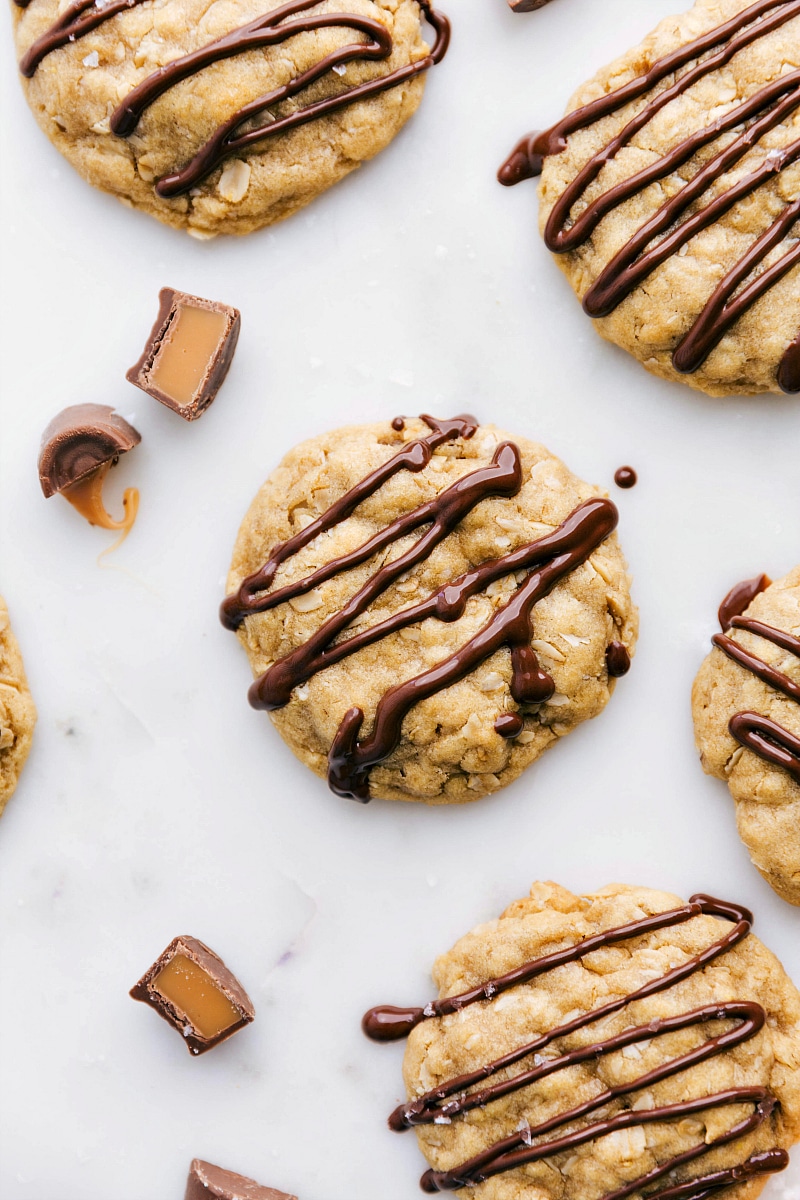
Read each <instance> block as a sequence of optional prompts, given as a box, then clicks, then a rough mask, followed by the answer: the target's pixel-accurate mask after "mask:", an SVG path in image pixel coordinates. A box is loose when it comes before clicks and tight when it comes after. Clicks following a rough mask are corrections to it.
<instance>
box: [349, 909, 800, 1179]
mask: <svg viewBox="0 0 800 1200" xmlns="http://www.w3.org/2000/svg"><path fill="white" fill-rule="evenodd" d="M698 916H713V917H720V918H722V919H724V920H727V921H731V922H733V928H732V929H731V930H730V931H729V932H728V933H726V934H724V935H723V936H722V937H720V938H719V939H718V940H717V941H715V942H712V943H711V945H710V946H708V947H707V948H706V949H705V950H703V951H702V952H701V953H700V954H697V955H695V956H694V957H692V958H689V959H688V960H687V961H686V962H685V963H682V964H680V965H678V966H675V967H672V968H671V969H670V970H669V971H668V972H667V973H666V974H664V975H661V976H658V977H657V978H655V979H651V980H650V981H649V982H647V983H645V984H644V985H643V986H642V987H641V988H638V989H637V990H636V991H634V992H631V993H629V994H628V995H625V996H621V997H618V998H616V999H614V1000H611V1001H609V1003H607V1004H604V1005H602V1006H601V1007H599V1008H596V1009H592V1010H590V1011H589V1012H587V1013H582V1014H580V1015H578V1016H576V1017H573V1018H572V1019H571V1020H569V1021H567V1022H566V1023H565V1024H563V1025H561V1026H559V1027H558V1028H556V1029H552V1030H549V1031H548V1032H546V1033H543V1034H541V1035H540V1036H539V1037H537V1038H536V1039H535V1040H534V1041H532V1042H529V1043H527V1044H526V1045H523V1046H520V1047H518V1048H517V1049H516V1050H512V1051H511V1052H510V1053H508V1054H506V1055H504V1056H503V1057H502V1058H499V1059H497V1060H495V1061H494V1062H491V1063H488V1064H486V1065H484V1066H481V1067H480V1068H478V1069H477V1070H476V1071H474V1072H472V1073H470V1074H468V1075H462V1076H459V1077H458V1078H457V1079H452V1080H449V1081H448V1082H446V1083H442V1084H440V1085H439V1087H437V1088H435V1089H434V1090H432V1091H430V1092H426V1093H425V1094H424V1095H422V1096H419V1097H417V1098H416V1099H414V1100H411V1101H409V1102H408V1103H406V1104H404V1105H401V1106H400V1107H399V1108H397V1109H396V1110H395V1111H394V1112H393V1113H392V1115H391V1117H390V1118H389V1125H390V1128H392V1129H393V1130H395V1131H397V1132H399V1131H401V1130H403V1129H408V1128H411V1127H413V1126H415V1125H427V1124H450V1123H451V1122H452V1121H453V1120H454V1119H456V1118H458V1117H459V1116H462V1115H463V1114H465V1113H468V1112H470V1111H472V1110H474V1109H476V1108H485V1107H487V1106H490V1105H491V1104H492V1102H493V1101H496V1100H499V1099H501V1098H502V1097H504V1096H507V1095H509V1094H511V1093H513V1092H516V1091H519V1090H521V1089H523V1088H527V1087H530V1086H531V1085H532V1084H534V1083H536V1082H537V1081H538V1080H541V1079H545V1078H547V1077H548V1076H551V1075H554V1074H556V1073H557V1072H559V1071H563V1070H565V1069H566V1068H568V1067H570V1066H574V1065H576V1064H579V1063H582V1062H587V1061H592V1060H595V1061H596V1060H598V1059H601V1058H602V1057H603V1056H604V1055H607V1054H612V1053H614V1052H615V1051H620V1050H624V1049H625V1048H626V1047H628V1046H635V1045H637V1044H638V1043H642V1042H647V1041H650V1040H652V1039H654V1038H659V1037H662V1036H664V1035H668V1034H670V1033H672V1032H675V1031H677V1030H683V1029H688V1028H692V1027H694V1026H697V1027H699V1028H700V1029H703V1028H705V1027H707V1026H708V1024H709V1023H710V1022H717V1021H726V1022H733V1024H731V1025H729V1026H728V1027H727V1028H726V1029H725V1030H724V1031H723V1032H719V1031H718V1030H717V1028H716V1027H715V1029H714V1031H713V1032H712V1033H711V1035H710V1036H709V1037H708V1038H707V1039H706V1040H704V1041H702V1042H700V1043H699V1044H698V1045H697V1046H695V1047H694V1048H693V1049H691V1050H689V1051H688V1052H687V1053H685V1054H681V1055H680V1056H678V1057H676V1058H672V1059H668V1060H667V1061H666V1062H664V1063H663V1064H662V1065H661V1066H659V1067H657V1068H655V1069H654V1070H651V1071H648V1072H647V1073H646V1074H644V1075H641V1076H639V1077H638V1078H636V1079H633V1080H632V1081H631V1082H629V1083H621V1084H617V1085H615V1086H612V1087H609V1088H607V1089H605V1090H604V1091H602V1092H600V1093H599V1094H598V1095H595V1096H593V1097H592V1098H591V1099H590V1100H587V1101H585V1102H584V1103H582V1104H580V1105H578V1106H576V1107H574V1108H571V1109H569V1110H568V1111H566V1112H563V1113H561V1114H559V1115H556V1116H554V1117H551V1118H550V1119H549V1120H546V1121H544V1122H542V1123H541V1124H539V1125H530V1124H528V1123H521V1124H520V1127H519V1128H517V1129H516V1130H514V1131H513V1132H511V1133H510V1134H509V1136H508V1137H506V1138H504V1139H503V1140H502V1141H500V1142H495V1143H494V1144H493V1145H491V1146H489V1147H487V1149H486V1150H484V1151H483V1152H482V1153H480V1154H479V1155H476V1156H475V1157H474V1158H471V1159H469V1160H468V1161H467V1162H465V1163H462V1164H461V1165H460V1166H458V1167H455V1168H453V1169H452V1170H449V1171H434V1170H430V1171H427V1172H426V1173H425V1175H423V1177H422V1181H421V1186H422V1189H423V1191H425V1192H429V1193H433V1192H440V1191H456V1190H458V1189H459V1188H464V1187H471V1186H474V1185H476V1184H479V1183H483V1182H484V1181H485V1180H487V1179H490V1178H491V1177H492V1176H494V1175H499V1174H502V1173H503V1172H505V1171H512V1170H514V1169H515V1168H517V1167H524V1166H526V1165H527V1164H529V1163H534V1162H540V1161H544V1160H547V1159H548V1158H551V1157H553V1156H554V1155H557V1154H561V1153H563V1152H565V1151H568V1150H572V1149H574V1148H576V1147H578V1146H582V1145H586V1144H587V1143H591V1142H594V1141H595V1140H596V1139H598V1138H601V1137H605V1136H606V1135H607V1134H609V1133H613V1132H614V1131H615V1130H621V1129H630V1128H632V1127H637V1126H639V1127H641V1126H646V1125H650V1124H654V1123H668V1122H677V1121H681V1120H684V1119H685V1118H686V1117H688V1116H691V1115H692V1114H694V1113H698V1114H702V1113H703V1112H705V1111H707V1110H709V1109H713V1108H723V1107H726V1106H728V1105H752V1109H753V1111H752V1113H750V1115H748V1116H746V1117H744V1118H741V1119H739V1120H738V1121H737V1122H736V1123H735V1124H734V1125H732V1126H731V1127H730V1128H729V1129H728V1130H727V1131H726V1132H725V1133H723V1134H719V1135H717V1136H716V1137H715V1138H713V1139H712V1140H711V1141H709V1142H705V1141H701V1142H700V1143H699V1144H697V1145H695V1146H693V1147H691V1148H690V1149H688V1150H685V1151H683V1152H681V1153H677V1154H675V1155H674V1156H673V1157H672V1158H670V1159H668V1160H667V1161H666V1162H664V1163H662V1164H660V1165H659V1166H657V1167H655V1168H654V1169H653V1170H651V1171H649V1172H647V1174H645V1175H641V1176H639V1178H638V1179H635V1180H634V1181H633V1182H631V1183H630V1184H627V1185H626V1186H624V1187H622V1188H619V1189H617V1190H615V1191H613V1192H607V1193H606V1194H605V1195H604V1196H603V1198H602V1200H624V1198H625V1197H628V1196H631V1195H633V1194H634V1193H639V1192H641V1191H642V1189H644V1188H647V1187H650V1186H651V1185H653V1184H655V1185H657V1186H656V1187H655V1189H654V1190H653V1191H648V1193H647V1200H653V1198H656V1197H657V1198H658V1200H679V1198H680V1200H705V1198H706V1197H709V1196H711V1195H713V1194H715V1193H716V1191H717V1190H719V1189H721V1188H726V1187H730V1186H732V1185H733V1184H734V1183H737V1182H740V1181H743V1180H746V1179H749V1178H753V1177H756V1176H758V1175H763V1174H766V1173H769V1172H773V1171H780V1170H783V1169H784V1167H786V1166H787V1164H788V1155H787V1154H786V1152H785V1151H784V1150H779V1149H775V1150H768V1151H766V1152H762V1153H757V1154H752V1155H750V1156H749V1157H748V1158H747V1159H746V1160H745V1161H744V1162H742V1163H740V1164H738V1165H737V1166H735V1167H731V1168H726V1169H724V1170H717V1171H714V1172H712V1173H710V1174H706V1175H703V1176H700V1177H696V1178H694V1179H690V1180H688V1181H686V1182H683V1183H676V1181H675V1176H674V1174H673V1173H674V1172H675V1171H676V1170H677V1168H679V1167H683V1166H686V1165H688V1164H689V1163H692V1162H695V1161H696V1160H697V1159H700V1158H702V1157H703V1156H704V1155H705V1154H708V1153H709V1152H710V1151H712V1150H714V1149H716V1148H718V1147H720V1146H725V1145H730V1144H731V1143H733V1142H735V1141H738V1140H739V1139H740V1138H743V1137H745V1136H746V1135H747V1134H749V1133H751V1132H752V1131H753V1130H755V1129H757V1128H758V1127H759V1126H760V1125H761V1124H762V1123H763V1122H764V1121H766V1120H768V1119H769V1118H770V1116H771V1114H772V1112H773V1110H774V1108H775V1105H776V1101H775V1098H774V1097H773V1096H772V1095H771V1094H770V1093H769V1091H768V1090H767V1089H766V1088H764V1087H759V1086H752V1087H731V1088H728V1089H727V1090H725V1091H722V1092H718V1093H716V1094H714V1095H709V1096H699V1097H695V1098H687V1099H685V1100H683V1101H682V1102H681V1103H679V1104H670V1105H665V1106H662V1107H660V1108H650V1109H644V1108H635V1107H633V1105H632V1103H631V1102H630V1101H629V1097H631V1096H632V1095H633V1094H635V1093H637V1092H639V1091H641V1090H642V1089H644V1088H647V1087H650V1086H652V1085H653V1084H655V1083H658V1082H660V1081H661V1080H664V1079H668V1078H670V1077H671V1076H673V1075H677V1074H679V1073H680V1072H682V1071H686V1070H688V1069H690V1068H691V1067H693V1066H696V1065H697V1064H699V1063H702V1062H706V1061H708V1060H709V1059H711V1058H713V1057H715V1056H716V1055H718V1054H724V1053H725V1052H726V1050H729V1049H732V1048H733V1047H735V1046H737V1045H740V1044H741V1043H743V1042H745V1041H747V1040H748V1039H750V1038H752V1037H754V1036H755V1035H756V1034H757V1033H758V1032H759V1031H760V1030H761V1029H762V1027H763V1025H764V1022H765V1020H766V1014H765V1012H764V1010H763V1008H762V1007H761V1005H759V1004H756V1003H753V1002H752V1001H737V1000H732V1001H724V1002H716V1003H711V1004H707V1005H704V1006H703V1007H702V1008H698V1009H694V1010H692V1011H690V1012H684V1013H678V1014H675V1015H674V1016H669V1017H665V1018H660V1019H658V1020H654V1021H649V1022H647V1023H646V1024H644V1025H632V1026H631V1027H630V1028H628V1029H625V1030H624V1031H623V1032H622V1033H619V1034H616V1035H615V1036H613V1037H609V1038H607V1039H604V1040H602V1041H599V1042H593V1043H591V1044H590V1045H585V1046H581V1047H579V1048H577V1049H574V1050H569V1051H564V1052H561V1053H556V1055H555V1056H554V1057H549V1058H543V1057H542V1056H543V1053H544V1052H546V1051H547V1050H548V1048H549V1047H551V1046H552V1044H553V1043H554V1042H555V1041H557V1040H558V1039H561V1038H564V1037H567V1036H568V1035H570V1034H573V1033H576V1032H577V1031H578V1030H581V1029H584V1028H586V1027H587V1026H589V1025H592V1024H594V1023H595V1022H596V1021H599V1020H602V1019H604V1018H608V1017H611V1016H613V1015H614V1014H616V1013H619V1012H622V1011H623V1010H625V1009H626V1008H627V1006H628V1005H630V1004H633V1003H634V1002H636V1001H638V1000H643V999H645V998H646V997H648V996H654V995H656V994H658V993H660V992H665V991H667V990H668V989H669V988H671V987H673V986H674V985H675V984H677V983H680V982H681V981H682V980H684V979H688V978H689V977H690V976H691V975H693V974H694V973H695V972H697V971H701V970H703V968H704V967H706V966H707V965H708V964H709V963H711V962H713V961H715V960H716V959H717V958H719V957H720V956H721V955H723V954H725V953H726V952H727V951H728V950H730V949H731V948H732V947H733V946H736V945H738V944H739V943H740V942H741V941H743V940H744V938H746V937H747V935H748V934H749V933H750V929H751V926H752V921H753V917H752V914H751V913H750V912H749V911H748V910H747V909H746V908H742V907H741V906H739V905H735V904H728V903H726V902H725V901H722V900H715V899H714V898H713V897H711V896H705V895H697V896H692V898H691V900H690V901H689V903H688V904H685V905H683V906H682V907H681V908H677V909H672V910H670V911H668V912H662V913H656V914H655V915H653V916H649V917H645V918H643V919H642V920H639V921H634V922H632V923H631V924H628V925H623V926H619V927H618V928H615V929H608V930H605V931H603V932H602V933H599V934H595V935H593V936H592V937H588V938H585V939H584V940H583V941H582V942H579V943H578V944H577V945H574V946H568V947H566V948H565V949H563V950H558V951H556V952H555V953H553V954H548V955H546V956H544V957H543V958H539V959H535V960H534V961H532V962H527V963H524V964H523V965H522V966H520V967H518V968H517V969H516V970H514V971H511V972H509V973H508V974H507V975H501V976H499V977H497V978H495V979H490V980H488V981H487V982H485V983H483V984H481V985H480V986H478V987H476V988H473V989H472V990H470V991H468V992H463V993H461V994H460V995H457V996H449V997H446V998H444V999H442V1000H434V1001H432V1002H431V1003H430V1004H428V1005H427V1006H426V1007H425V1008H412V1009H398V1008H393V1007H389V1006H382V1007H379V1008H373V1009H371V1010H370V1011H369V1012H368V1013H367V1014H366V1015H365V1017H364V1019H363V1022H362V1027H363V1029H364V1032H365V1033H366V1035H367V1036H368V1037H370V1038H372V1039H373V1040H375V1041H394V1040H396V1039H398V1038H402V1037H406V1036H407V1035H408V1034H409V1033H410V1032H411V1030H412V1029H414V1028H415V1027H416V1026H417V1025H419V1024H420V1023H422V1022H423V1021H428V1020H432V1019H435V1018H438V1017H443V1016H448V1015H450V1014H454V1013H459V1012H461V1011H463V1009H465V1008H467V1007H468V1006H469V1005H472V1004H478V1003H492V1002H493V1001H494V1000H495V998H496V997H497V996H500V995H502V994H503V993H504V992H507V991H509V990H510V989H512V988H514V987H518V986H519V985H520V984H524V983H528V982H530V981H532V980H534V979H537V978H539V977H540V976H542V975H546V974H547V973H549V972H550V971H553V970H555V969H556V968H558V967H561V966H565V965H567V964H569V963H576V962H580V961H582V960H583V959H584V958H586V957H587V955H590V954H591V953H592V952H593V951H595V950H599V949H602V948H603V947H606V946H613V945H617V944H619V943H621V942H625V941H627V940H628V939H630V938H637V937H642V936H644V935H646V934H648V933H653V932H655V931H658V930H661V929H668V928H670V927H672V926H676V925H680V924H683V923H684V922H686V921H690V920H692V919H693V918H695V917H698ZM526 1059H527V1060H530V1063H532V1065H529V1066H528V1067H527V1069H525V1070H522V1071H520V1072H519V1073H518V1074H516V1075H513V1074H509V1070H510V1068H512V1067H514V1066H516V1064H517V1063H522V1062H523V1061H524V1060H526ZM498 1075H500V1076H501V1079H500V1080H499V1081H498V1082H496V1083H489V1082H488V1081H490V1080H492V1079H493V1078H494V1077H496V1076H498ZM615 1101H622V1103H623V1107H622V1108H621V1109H618V1110H617V1111H615V1112H612V1113H611V1114H610V1115H607V1116H604V1117H601V1118H599V1119H594V1120H591V1121H590V1123H588V1124H584V1125H581V1126H579V1127H578V1128H577V1129H575V1128H574V1125H575V1123H576V1122H577V1121H579V1120H581V1119H582V1118H584V1117H590V1116H593V1115H594V1114H596V1113H597V1112H598V1110H601V1109H603V1108H605V1107H606V1106H607V1105H609V1104H612V1103H614V1102H615ZM626 1104H627V1107H625V1105H626ZM570 1127H573V1128H570ZM565 1128H566V1129H568V1130H569V1132H566V1133H564V1132H563V1130H564V1129H565ZM553 1133H555V1134H556V1136H555V1137H550V1138H548V1137H547V1135H548V1134H553Z"/></svg>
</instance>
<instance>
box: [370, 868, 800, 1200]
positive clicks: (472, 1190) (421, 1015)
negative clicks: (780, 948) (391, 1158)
mask: <svg viewBox="0 0 800 1200" xmlns="http://www.w3.org/2000/svg"><path fill="white" fill-rule="evenodd" d="M752 922H753V917H752V914H751V913H749V912H748V911H747V909H745V908H742V907H741V906H740V905H738V904H736V903H726V902H725V901H722V900H715V899H714V898H713V897H710V896H705V895H696V896H692V897H691V899H690V900H689V902H688V903H684V902H683V901H682V900H681V899H680V898H679V897H677V896H673V895H670V894H668V893H666V892H659V891H653V890H652V889H650V888H639V887H624V886H622V885H620V884H612V885H610V886H609V887H606V888H603V889H602V890H601V891H599V892H595V893H592V894H590V895H585V896H575V895H572V893H571V892H568V891H566V890H565V889H564V888H561V887H559V886H557V885H556V884H554V883H536V884H534V885H533V887H532V888H531V892H530V896H529V897H527V898H525V899H523V900H518V901H516V902H515V903H514V904H512V905H511V906H510V907H509V908H508V909H506V911H505V913H503V915H502V916H501V917H500V919H499V920H496V921H489V922H487V923H486V924H483V925H479V926H478V927H477V928H476V929H473V931H472V932H471V933H468V934H467V935H466V937H463V938H462V939H461V940H460V941H459V942H457V943H456V945H455V946H454V947H453V949H452V950H451V951H450V952H449V953H448V954H445V955H443V956H442V957H441V958H440V959H438V961H437V962H436V964H435V966H434V970H433V977H434V982H435V984H436V986H437V988H438V998H437V999H436V1000H433V1001H430V1002H429V1003H428V1004H427V1005H426V1006H425V1007H424V1008H422V1007H419V1008H409V1009H399V1008H394V1007H391V1006H381V1007H379V1008H376V1009H372V1010H371V1011H370V1012H369V1013H367V1014H366V1016H365V1017H364V1022H363V1028H364V1031H365V1033H367V1035H368V1036H370V1037H372V1038H374V1039H375V1040H376V1041H392V1040H396V1039H397V1038H400V1037H405V1036H408V1047H407V1050H406V1054H405V1061H404V1066H403V1074H404V1078H405V1084H406V1092H407V1096H408V1100H407V1101H406V1102H405V1103H404V1104H401V1105H400V1106H399V1107H398V1108H397V1109H395V1111H394V1112H393V1113H392V1114H391V1117H390V1119H389V1125H390V1127H391V1128H392V1129H393V1130H395V1131H396V1132H403V1131H404V1130H408V1129H411V1128H414V1129H416V1133H417V1138H418V1140H419V1145H420V1148H421V1150H422V1152H423V1154H424V1155H425V1157H426V1158H427V1160H428V1162H429V1163H430V1164H431V1169H430V1170H429V1171H427V1172H426V1173H425V1174H424V1175H423V1177H422V1187H423V1191H425V1192H428V1193H436V1192H450V1191H458V1192H459V1195H469V1196H474V1197H475V1200H625V1198H626V1197H632V1198H633V1200H641V1198H642V1197H644V1198H645V1200H711V1198H712V1197H716V1196H717V1195H720V1196H723V1195H724V1196H725V1197H730V1200H734V1198H735V1200H754V1198H755V1197H756V1196H757V1195H759V1193H760V1192H761V1190H762V1188H763V1187H764V1185H765V1183H766V1181H767V1179H768V1178H769V1176H770V1175H771V1174H773V1173H774V1172H777V1171H781V1170H783V1169H784V1168H785V1167H786V1165H787V1164H788V1155H787V1153H786V1151H787V1148H788V1147H789V1146H791V1145H792V1143H793V1142H795V1141H796V1140H797V1139H798V1137H800V994H798V992H797V990H796V988H795V987H794V985H793V984H792V983H791V981H790V980H789V979H788V977H787V976H786V974H785V972H784V970H783V968H782V966H781V964H780V963H779V962H778V960H777V958H775V956H774V955H773V954H771V953H770V951H769V950H767V949H766V947H765V946H763V945H762V944H761V942H760V941H759V940H758V939H757V938H756V937H754V936H753V934H752V933H751V927H752ZM423 1002H424V998H423ZM392 1090H393V1089H391V1088H390V1089H388V1094H391V1091H392ZM461 1189H469V1190H468V1191H463V1190H461Z"/></svg>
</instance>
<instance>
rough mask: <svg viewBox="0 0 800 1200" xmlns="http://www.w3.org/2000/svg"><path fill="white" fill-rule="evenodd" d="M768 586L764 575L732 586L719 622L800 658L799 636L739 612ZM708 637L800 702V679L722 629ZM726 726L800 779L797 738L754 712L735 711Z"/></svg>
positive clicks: (756, 751)
mask: <svg viewBox="0 0 800 1200" xmlns="http://www.w3.org/2000/svg"><path fill="white" fill-rule="evenodd" d="M768 586H769V580H768V579H767V577H766V576H765V575H761V576H759V577H757V578H756V579H748V580H746V581H745V582H744V583H740V584H737V585H736V587H734V588H732V589H731V591H730V592H729V593H728V595H727V596H726V597H725V599H724V600H723V602H722V604H721V605H720V610H719V618H720V625H721V626H722V628H723V629H724V630H725V629H742V630H744V631H745V632H746V633H752V634H754V635H755V636H756V637H761V638H764V640H765V641H768V642H772V644H773V645H774V646H778V647H780V649H781V650H786V651H788V653H789V654H794V655H795V656H796V657H797V658H798V659H800V638H797V637H795V636H794V635H793V634H791V633H787V632H786V630H784V629H775V628H774V627H773V626H772V625H766V624H765V623H764V622H763V621H757V620H755V619H754V618H752V617H743V616H742V615H741V614H742V613H743V612H744V611H745V609H746V608H748V607H749V605H750V604H751V602H752V601H753V600H754V599H755V597H756V596H757V595H758V594H759V592H762V591H763V590H764V588H765V587H768ZM711 640H712V641H713V643H714V645H715V646H717V647H718V648H719V649H720V650H722V651H723V653H724V654H727V656H728V658H730V659H732V660H733V661H734V662H737V663H739V665H740V666H742V667H744V668H745V670H747V671H750V672H751V673H752V674H753V675H755V676H756V677H757V678H758V679H760V680H761V681H762V682H763V683H766V684H768V685H769V687H773V688H775V690H776V691H778V692H780V693H781V694H782V695H783V696H786V697H787V698H788V699H789V700H794V701H795V703H797V704H800V683H795V681H794V680H793V679H790V678H789V676H788V675H786V674H784V672H783V671H779V670H778V669H777V668H776V667H773V666H770V664H769V663H766V662H764V660H763V659H761V658H759V657H758V656H757V655H755V654H753V653H752V652H751V651H749V650H747V649H745V647H744V646H742V645H741V644H740V643H739V642H737V641H734V639H733V638H731V637H728V636H727V635H726V634H725V633H722V634H719V633H718V634H715V635H714V637H713V638H712V639H711ZM728 729H729V730H730V733H731V735H732V736H733V737H734V738H735V739H736V741H737V742H738V743H739V745H740V746H744V747H745V749H747V750H752V752H753V753H754V754H757V755H758V756H759V758H763V759H764V760H765V761H766V762H769V763H772V765H773V766H776V767H783V769H784V770H786V771H788V773H789V774H790V775H791V777H792V779H794V780H796V781H797V782H798V783H800V738H798V737H796V736H795V735H794V734H793V733H790V732H789V730H788V729H784V727H783V726H782V725H778V724H777V722H775V721H772V720H770V719H769V718H768V717H762V716H759V715H758V713H753V712H740V713H736V714H735V715H734V716H733V717H732V718H731V720H730V721H729V722H728Z"/></svg>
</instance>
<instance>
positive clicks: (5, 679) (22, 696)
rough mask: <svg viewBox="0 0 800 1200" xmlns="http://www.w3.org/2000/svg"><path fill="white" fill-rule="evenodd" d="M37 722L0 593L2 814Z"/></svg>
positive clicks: (28, 748)
mask: <svg viewBox="0 0 800 1200" xmlns="http://www.w3.org/2000/svg"><path fill="white" fill-rule="evenodd" d="M35 724H36V709H35V708H34V704H33V700H32V699H31V694H30V692H29V691H28V681H27V679H26V678H25V668H24V667H23V665H22V655H21V654H20V652H19V646H18V645H17V639H16V638H15V637H14V634H13V633H12V632H11V625H10V623H9V619H8V609H7V608H6V604H5V601H4V600H3V598H2V596H0V816H2V813H3V809H4V808H5V806H6V804H7V803H8V801H9V800H10V799H11V796H12V795H13V792H14V789H15V788H16V786H17V782H18V781H19V777H20V773H21V771H22V768H23V767H24V765H25V759H26V758H27V757H28V752H29V751H30V748H31V740H32V739H33V727H34V725H35Z"/></svg>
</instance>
